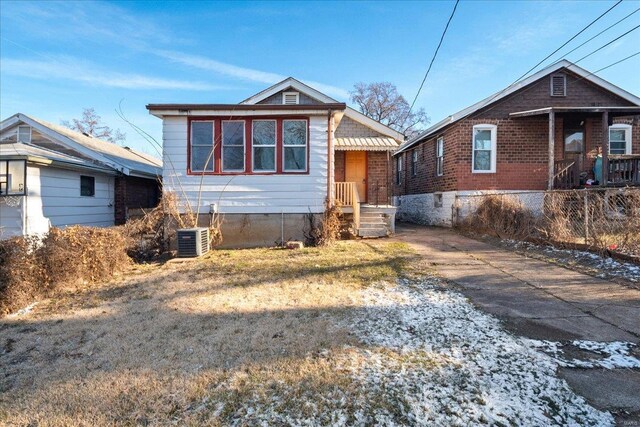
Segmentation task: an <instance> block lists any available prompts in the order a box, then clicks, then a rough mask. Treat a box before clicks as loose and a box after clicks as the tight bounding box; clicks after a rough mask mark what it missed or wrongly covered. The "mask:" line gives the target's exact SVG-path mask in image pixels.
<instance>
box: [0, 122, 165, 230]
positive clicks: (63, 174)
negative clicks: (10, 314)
mask: <svg viewBox="0 0 640 427" xmlns="http://www.w3.org/2000/svg"><path fill="white" fill-rule="evenodd" d="M160 173H161V162H160V160H159V159H154V158H153V157H152V156H148V155H146V154H143V153H138V152H136V151H134V150H129V149H126V148H124V147H120V146H117V145H115V144H112V143H110V142H105V141H101V140H99V139H96V138H91V137H89V136H87V135H82V134H80V133H78V132H74V131H72V130H70V129H67V128H64V127H62V126H58V125H53V124H51V123H47V122H44V121H42V120H38V119H34V118H32V117H29V116H26V115H24V114H16V115H14V116H11V117H10V118H8V119H6V120H4V121H3V122H2V123H1V124H0V238H7V237H11V236H19V235H30V234H40V233H46V232H47V231H48V230H49V228H50V227H52V226H54V227H64V226H67V225H74V224H79V225H87V226H99V227H102V226H111V225H114V224H115V223H116V222H119V221H118V212H119V211H122V212H124V213H126V211H127V207H128V206H130V207H149V205H155V203H156V202H157V199H158V195H159V189H158V185H159V183H158V178H157V177H158V176H159V174H160ZM139 205H140V206H139Z"/></svg>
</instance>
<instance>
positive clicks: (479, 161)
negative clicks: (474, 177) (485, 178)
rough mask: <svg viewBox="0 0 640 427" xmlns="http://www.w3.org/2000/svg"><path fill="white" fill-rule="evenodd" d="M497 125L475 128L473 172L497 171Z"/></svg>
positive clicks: (476, 126)
mask: <svg viewBox="0 0 640 427" xmlns="http://www.w3.org/2000/svg"><path fill="white" fill-rule="evenodd" d="M497 130H498V128H497V126H496V125H475V126H474V127H473V142H472V144H473V150H472V159H471V162H472V164H471V171H472V172H474V173H493V172H495V171H496V151H497V150H496V146H497V143H496V142H497V141H496V139H497Z"/></svg>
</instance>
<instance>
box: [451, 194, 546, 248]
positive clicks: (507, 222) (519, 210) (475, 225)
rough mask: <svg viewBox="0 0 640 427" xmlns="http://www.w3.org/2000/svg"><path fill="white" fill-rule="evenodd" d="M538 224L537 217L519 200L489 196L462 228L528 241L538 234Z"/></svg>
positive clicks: (504, 196) (501, 196) (502, 237)
mask: <svg viewBox="0 0 640 427" xmlns="http://www.w3.org/2000/svg"><path fill="white" fill-rule="evenodd" d="M537 223H538V221H537V219H536V217H535V215H534V214H533V213H532V212H531V211H530V210H529V209H527V208H526V207H524V206H523V205H522V203H520V202H519V201H518V200H517V199H514V198H512V197H509V196H507V195H487V196H486V197H483V199H482V200H481V201H480V203H479V204H478V206H477V208H476V210H475V212H473V214H472V215H469V216H468V217H467V218H465V219H464V221H463V222H462V223H461V226H463V227H465V228H467V229H473V230H475V231H480V232H488V233H491V234H494V235H496V236H498V237H500V238H501V239H504V238H515V239H527V238H530V237H532V236H533V235H534V234H535V233H536V230H537Z"/></svg>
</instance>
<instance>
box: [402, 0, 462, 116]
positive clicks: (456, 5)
mask: <svg viewBox="0 0 640 427" xmlns="http://www.w3.org/2000/svg"><path fill="white" fill-rule="evenodd" d="M458 3H460V0H456V4H455V5H454V6H453V10H452V11H451V15H450V16H449V20H448V21H447V25H446V26H445V27H444V31H443V32H442V36H440V42H439V43H438V47H436V51H435V52H434V53H433V57H432V58H431V62H430V63H429V68H427V72H426V73H425V74H424V78H423V79H422V83H420V88H419V89H418V93H416V96H415V98H413V102H412V103H411V107H410V108H409V112H408V113H407V116H408V115H409V114H411V110H413V106H414V105H415V104H416V101H417V100H418V96H420V92H421V91H422V87H423V86H424V82H425V81H427V76H428V75H429V71H431V67H432V66H433V62H434V61H435V60H436V56H438V51H439V50H440V46H442V41H443V40H444V36H445V35H446V34H447V30H448V29H449V24H450V23H451V20H452V19H453V15H455V13H456V9H457V8H458Z"/></svg>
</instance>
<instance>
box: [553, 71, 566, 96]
mask: <svg viewBox="0 0 640 427" xmlns="http://www.w3.org/2000/svg"><path fill="white" fill-rule="evenodd" d="M551 96H567V76H565V75H564V74H554V75H552V76H551Z"/></svg>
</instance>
